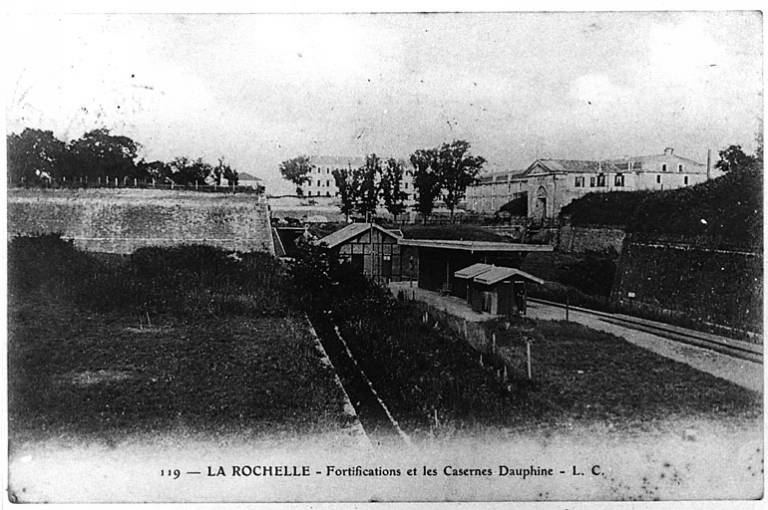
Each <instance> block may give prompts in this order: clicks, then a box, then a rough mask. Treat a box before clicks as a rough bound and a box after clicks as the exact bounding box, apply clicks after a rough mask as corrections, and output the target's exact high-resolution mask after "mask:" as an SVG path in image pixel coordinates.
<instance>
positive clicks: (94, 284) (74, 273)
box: [8, 239, 346, 446]
mask: <svg viewBox="0 0 768 510" xmlns="http://www.w3.org/2000/svg"><path fill="white" fill-rule="evenodd" d="M32 249H34V250H37V251H38V253H37V254H34V253H31V252H30V250H32ZM163 253H166V254H167V252H163V251H160V252H157V253H155V255H154V256H152V257H150V258H153V260H156V261H157V260H161V261H162V257H161V255H162V254H163ZM205 253H208V254H209V255H211V254H213V255H214V256H215V255H216V253H218V252H216V251H213V252H208V251H205ZM10 255H11V257H12V260H11V261H10V263H11V267H12V268H13V269H15V272H14V274H13V275H12V278H11V280H12V281H11V286H10V288H11V296H10V299H9V343H8V355H9V373H8V382H9V431H10V439H11V444H12V446H13V445H14V444H17V443H19V442H22V441H25V440H36V439H45V438H51V437H58V438H68V437H76V438H91V439H99V440H104V441H106V442H108V443H109V442H110V441H115V440H119V439H120V438H121V437H124V436H125V434H132V433H139V434H142V433H150V434H155V433H161V432H174V433H179V431H182V432H183V433H185V434H201V435H208V436H210V435H214V436H216V435H220V434H230V433H236V434H238V435H239V436H240V437H245V438H249V437H283V436H299V435H303V434H312V433H322V432H326V431H332V430H338V429H339V428H340V427H341V426H342V425H343V424H344V420H345V419H346V418H345V415H344V414H343V413H342V407H343V393H342V392H341V391H340V389H339V388H338V386H336V384H335V380H334V377H335V374H334V373H333V370H332V369H331V368H330V367H328V366H326V365H323V364H322V363H321V362H320V357H319V355H318V353H317V351H316V350H315V344H314V343H313V342H314V340H313V339H312V337H311V336H310V333H309V331H308V329H307V324H306V322H305V320H304V319H303V317H302V316H301V315H293V314H291V313H289V312H288V311H286V309H285V308H284V307H280V306H274V304H275V303H279V302H280V301H281V299H280V296H278V295H277V294H276V291H274V292H273V290H270V289H271V287H272V285H273V284H274V282H272V283H269V282H271V280H270V279H269V278H268V277H267V276H269V275H261V277H259V274H258V273H257V272H258V271H261V272H265V271H266V272H273V271H274V267H270V266H269V265H268V264H267V263H265V262H264V261H261V262H260V263H259V264H255V265H254V267H252V268H250V269H245V270H244V272H245V273H246V274H243V275H242V282H241V283H243V282H248V281H252V282H257V283H255V284H251V285H253V287H254V288H252V289H250V291H249V290H248V289H246V287H244V286H240V285H238V282H237V281H236V280H237V275H236V273H235V272H232V274H231V277H232V278H231V280H229V281H228V282H226V281H223V280H222V279H221V278H219V276H218V275H215V274H213V275H201V274H200V271H199V270H198V269H195V270H193V271H192V272H190V273H189V274H186V273H184V272H180V271H175V270H170V269H169V271H168V273H174V272H175V276H172V275H170V274H165V275H164V276H157V275H155V276H151V275H146V274H145V275H144V276H142V275H140V274H137V273H136V272H134V271H133V269H135V268H132V266H131V264H132V263H133V262H132V261H131V260H115V261H111V262H110V263H108V264H107V263H104V262H101V261H99V260H97V259H96V258H94V257H91V256H90V255H87V254H84V253H81V252H78V251H76V250H74V249H71V247H69V246H67V245H66V244H63V243H62V242H60V241H55V240H52V239H48V240H47V241H46V240H43V241H42V242H37V243H35V242H32V243H31V244H29V245H26V246H16V247H15V248H13V249H11V250H10ZM151 255H152V254H151V253H149V254H147V253H145V254H144V260H143V266H144V270H145V271H150V273H151V268H150V267H149V266H151V264H147V260H146V258H147V256H151ZM173 255H174V258H173V259H174V261H176V262H178V263H180V264H184V262H183V260H180V253H179V252H177V253H173ZM198 255H200V253H198ZM21 256H23V257H24V259H23V260H22V261H20V260H17V259H15V258H14V257H21ZM46 259H47V260H49V261H50V263H51V264H55V265H56V266H58V267H47V268H46V267H44V266H43V267H41V266H39V265H36V264H38V263H39V264H43V263H44V261H45V260H46ZM64 260H66V261H67V264H65V263H64V262H63V261H64ZM162 262H163V264H166V268H167V263H168V264H169V263H170V262H169V261H167V260H165V261H162ZM240 264H243V265H246V264H247V262H246V261H243V262H241V263H240ZM67 265H68V267H70V270H71V274H70V275H68V274H65V273H66V271H62V270H61V267H67ZM22 267H23V268H24V269H23V271H24V274H20V271H22V269H21V268H22ZM258 267H261V269H260V270H259V269H258ZM85 269H87V272H88V273H89V274H90V277H88V278H85V277H84V276H83V275H82V274H81V272H83V273H84V272H86V271H85ZM176 269H178V267H177V268H176ZM254 271H255V272H254ZM193 273H194V274H197V276H198V277H199V278H197V279H195V278H194V276H193ZM271 276H274V277H279V275H271ZM145 280H146V281H145ZM189 280H192V283H187V284H182V282H189ZM147 281H151V282H155V283H156V285H148V284H147ZM174 282H176V283H175V284H174ZM258 282H261V285H259V284H258ZM132 289H139V290H141V291H142V292H144V294H142V295H141V296H140V297H141V299H140V300H138V301H137V300H136V299H135V296H134V297H131V296H126V297H122V298H121V297H120V296H113V297H112V298H107V297H106V296H107V295H108V294H119V293H120V292H128V291H130V290H132ZM236 289H240V290H239V291H237V290H236ZM224 294H226V296H227V297H226V298H224V297H222V295H224ZM270 296H271V301H272V305H273V306H270V307H265V306H264V305H263V302H264V301H265V300H267V299H269V298H270ZM256 312H261V313H256Z"/></svg>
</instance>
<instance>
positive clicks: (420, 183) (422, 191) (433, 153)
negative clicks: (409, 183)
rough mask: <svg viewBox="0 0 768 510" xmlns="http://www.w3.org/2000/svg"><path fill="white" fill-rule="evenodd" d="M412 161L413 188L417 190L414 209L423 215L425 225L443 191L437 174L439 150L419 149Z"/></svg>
mask: <svg viewBox="0 0 768 510" xmlns="http://www.w3.org/2000/svg"><path fill="white" fill-rule="evenodd" d="M410 161H411V165H413V168H414V173H413V187H414V189H415V190H416V205H415V206H414V208H415V209H416V210H417V211H418V212H419V213H421V215H422V217H423V218H424V223H427V219H428V218H429V215H430V214H432V210H433V209H434V208H435V200H437V197H438V196H439V195H440V190H441V180H440V176H439V174H438V172H437V150H435V149H418V150H417V151H415V152H414V153H413V154H411V157H410Z"/></svg>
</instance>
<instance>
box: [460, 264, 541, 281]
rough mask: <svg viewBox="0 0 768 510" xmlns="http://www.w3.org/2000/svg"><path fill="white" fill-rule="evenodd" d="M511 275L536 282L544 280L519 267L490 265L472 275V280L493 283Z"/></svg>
mask: <svg viewBox="0 0 768 510" xmlns="http://www.w3.org/2000/svg"><path fill="white" fill-rule="evenodd" d="M513 276H517V277H521V278H525V279H526V280H530V281H532V282H535V283H538V284H542V283H544V280H542V279H541V278H538V277H536V276H533V275H532V274H529V273H526V272H525V271H520V270H519V269H515V268H513V267H503V266H490V268H489V269H488V270H487V271H484V272H482V273H480V274H479V275H478V276H476V277H474V279H473V281H476V282H477V283H482V284H484V285H493V284H494V283H499V282H500V281H503V280H506V279H507V278H511V277H513Z"/></svg>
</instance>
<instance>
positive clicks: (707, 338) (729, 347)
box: [528, 298, 763, 364]
mask: <svg viewBox="0 0 768 510" xmlns="http://www.w3.org/2000/svg"><path fill="white" fill-rule="evenodd" d="M528 300H529V301H531V302H534V303H539V304H543V305H549V306H554V307H557V308H562V309H563V310H565V308H566V306H565V305H564V304H562V303H557V302H554V301H547V300H545V299H538V298H528ZM569 308H570V310H571V311H572V312H577V313H581V314H585V315H591V316H593V317H597V318H599V319H600V320H602V321H603V322H607V323H609V324H615V325H617V326H622V327H625V328H628V329H634V330H636V331H643V332H645V333H651V334H654V335H656V336H660V337H663V338H666V339H668V340H673V341H675V342H679V343H684V344H688V345H693V346H695V347H701V348H703V349H709V350H711V351H714V352H718V353H721V354H725V355H728V356H731V357H734V358H738V359H743V360H747V361H751V362H754V363H760V364H762V363H763V346H762V345H761V344H754V343H750V342H745V341H743V340H736V339H732V338H726V337H722V336H717V335H712V334H709V333H704V332H702V331H694V330H690V329H685V328H680V327H677V326H672V325H670V324H664V323H662V322H656V321H651V320H648V319H641V318H638V317H632V316H629V315H623V314H613V313H607V312H600V311H597V310H590V309H588V308H581V307H576V306H570V307H569Z"/></svg>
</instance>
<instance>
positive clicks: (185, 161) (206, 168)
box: [171, 156, 213, 186]
mask: <svg viewBox="0 0 768 510" xmlns="http://www.w3.org/2000/svg"><path fill="white" fill-rule="evenodd" d="M171 168H172V169H173V173H172V174H171V179H173V182H175V183H176V184H180V185H188V186H191V185H195V184H205V182H206V179H207V178H208V177H210V175H211V174H212V173H213V167H212V166H211V165H209V164H208V163H205V162H204V161H203V160H202V158H197V159H196V160H194V161H193V160H190V159H189V158H187V157H185V156H181V157H177V158H175V159H174V160H173V161H172V162H171Z"/></svg>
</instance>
